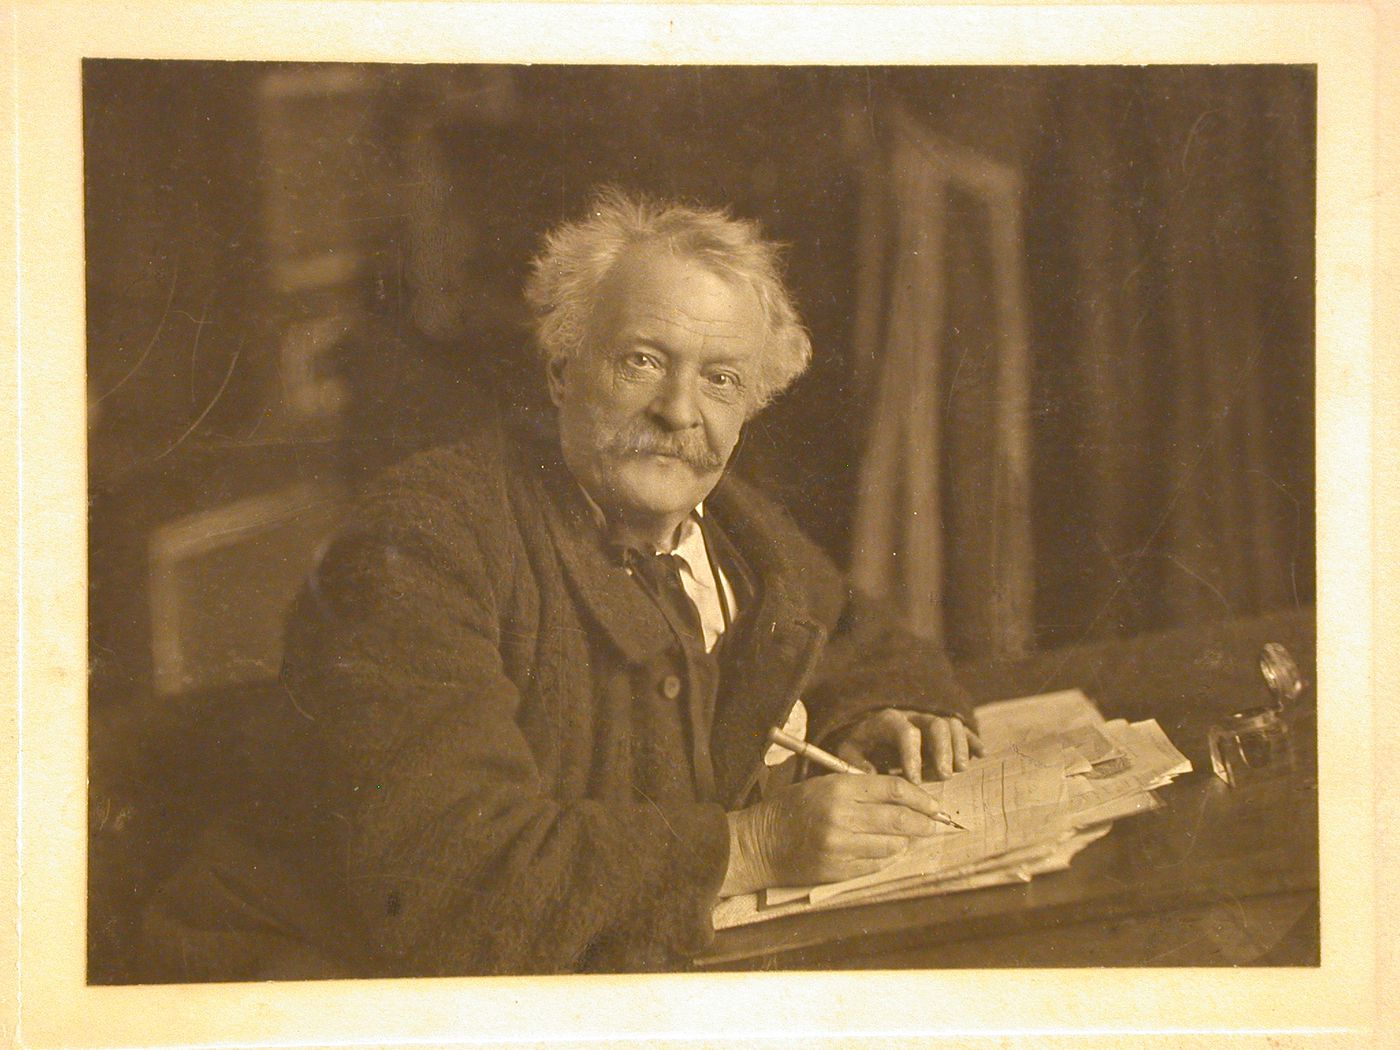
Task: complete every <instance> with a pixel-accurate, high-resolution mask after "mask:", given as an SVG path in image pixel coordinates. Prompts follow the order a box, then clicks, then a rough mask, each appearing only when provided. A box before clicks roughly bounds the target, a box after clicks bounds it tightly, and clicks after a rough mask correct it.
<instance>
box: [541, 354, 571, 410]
mask: <svg viewBox="0 0 1400 1050" xmlns="http://www.w3.org/2000/svg"><path fill="white" fill-rule="evenodd" d="M568 366H569V358H568V356H567V355H565V354H555V355H554V356H553V357H551V358H550V359H549V364H548V365H546V366H545V375H546V376H547V377H548V379H549V399H550V400H551V401H553V402H554V407H555V408H561V407H563V402H564V370H565V369H566V368H568Z"/></svg>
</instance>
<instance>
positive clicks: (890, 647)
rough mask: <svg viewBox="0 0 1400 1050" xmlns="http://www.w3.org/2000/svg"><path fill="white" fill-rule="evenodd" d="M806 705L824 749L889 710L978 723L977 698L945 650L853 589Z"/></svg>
mask: <svg viewBox="0 0 1400 1050" xmlns="http://www.w3.org/2000/svg"><path fill="white" fill-rule="evenodd" d="M804 700H805V702H806V704H807V708H808V712H809V715H810V718H811V722H810V726H809V735H810V736H811V738H812V740H813V741H814V742H816V743H818V744H821V743H823V742H830V741H831V740H832V739H833V738H834V737H836V736H838V735H839V734H840V733H841V732H842V731H843V730H845V729H847V728H849V727H850V726H852V725H853V724H855V723H856V722H858V721H859V720H860V719H861V718H863V717H864V716H865V715H867V714H870V713H871V712H873V711H877V710H880V709H882V708H887V707H898V708H904V709H906V710H913V711H928V712H932V713H936V714H944V715H956V716H957V717H959V718H962V719H963V720H964V721H965V722H967V723H968V724H969V725H971V724H972V705H973V702H972V698H971V696H970V695H969V694H968V693H967V691H966V690H965V689H964V688H963V687H962V686H961V685H960V684H959V683H958V680H957V678H956V676H955V675H954V673H953V668H952V665H951V664H950V663H949V661H948V657H947V655H946V654H945V653H944V651H943V650H942V649H941V648H939V647H938V646H936V645H934V644H932V643H931V642H928V641H925V640H923V639H921V638H918V637H917V636H915V635H913V634H911V633H910V632H908V631H907V630H905V629H904V628H903V627H901V626H900V625H899V622H898V620H897V618H896V617H895V615H894V612H893V610H892V609H891V608H890V606H889V605H888V603H886V602H883V601H879V600H876V599H874V598H871V597H869V596H867V595H864V594H862V593H860V592H859V591H855V590H851V589H847V590H846V592H845V596H844V601H843V603H842V608H841V613H840V615H839V617H838V618H837V621H836V624H835V626H834V628H833V629H832V632H831V636H830V639H829V641H828V642H827V647H826V651H825V653H824V655H823V658H822V661H821V664H820V665H819V667H818V670H817V675H816V677H815V678H814V680H813V682H812V683H811V685H809V686H808V688H807V691H806V694H805V697H804Z"/></svg>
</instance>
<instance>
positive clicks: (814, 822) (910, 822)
mask: <svg viewBox="0 0 1400 1050" xmlns="http://www.w3.org/2000/svg"><path fill="white" fill-rule="evenodd" d="M937 812H938V807H937V806H936V805H935V804H934V802H933V799H931V798H929V796H928V795H927V794H925V792H924V791H923V790H922V789H920V788H918V787H915V786H914V785H913V784H910V783H909V782H908V781H907V780H904V779H903V778H902V777H891V776H877V775H869V776H858V775H855V774H842V773H837V774H832V775H830V776H821V777H816V778H814V779H812V780H804V781H802V782H801V783H798V784H793V785H791V786H790V787H786V788H783V789H781V790H779V791H777V792H775V793H774V794H773V795H772V796H771V797H770V798H766V799H764V800H763V801H762V802H760V803H758V804H757V805H754V806H750V807H749V808H748V809H742V810H739V811H737V812H734V813H730V814H729V868H728V870H727V872H726V873H725V879H724V886H723V887H722V889H721V891H720V893H721V895H722V896H726V897H728V896H733V895H735V894H738V893H748V892H751V891H753V890H757V889H762V888H764V887H767V886H807V885H813V884H816V883H822V882H837V881H839V880H841V879H849V878H854V877H855V876H857V875H864V874H866V873H867V872H871V871H875V870H876V869H877V868H879V867H880V866H881V865H882V864H884V863H885V862H887V861H888V860H889V859H890V858H891V857H893V856H894V855H895V854H897V853H899V852H901V851H902V850H903V849H904V848H905V847H906V846H907V845H908V844H909V842H910V840H911V839H918V838H924V837H927V836H929V835H933V834H937V833H939V832H940V831H941V830H942V829H941V825H939V824H938V822H937V821H935V820H934V819H933V815H934V814H935V813H937Z"/></svg>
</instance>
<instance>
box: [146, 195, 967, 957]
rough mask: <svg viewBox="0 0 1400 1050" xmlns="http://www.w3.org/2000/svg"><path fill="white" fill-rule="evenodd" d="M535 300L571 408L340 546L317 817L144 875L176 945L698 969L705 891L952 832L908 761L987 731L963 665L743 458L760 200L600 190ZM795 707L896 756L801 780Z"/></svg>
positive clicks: (317, 717) (316, 683)
mask: <svg viewBox="0 0 1400 1050" xmlns="http://www.w3.org/2000/svg"><path fill="white" fill-rule="evenodd" d="M527 296H528V299H529V302H530V305H531V307H532V308H533V311H534V315H535V319H536V334H537V340H538V350H539V353H540V357H541V366H542V370H543V373H544V376H545V379H546V381H547V384H548V392H549V395H550V400H551V401H552V402H553V405H554V407H555V410H556V412H555V423H556V424H557V425H554V426H551V427H550V428H548V431H547V432H546V433H540V432H539V429H538V428H536V431H535V432H534V433H530V432H529V431H528V429H526V430H521V429H520V428H513V427H511V426H508V425H506V424H505V423H503V422H502V421H501V419H500V418H499V413H497V412H493V411H491V410H489V409H483V412H482V418H480V419H472V420H464V421H463V430H464V436H463V439H462V441H461V442H460V443H459V444H457V445H455V446H452V447H449V448H444V449H439V450H435V451H433V452H430V453H427V454H424V455H420V456H417V457H415V458H412V459H410V460H409V461H407V462H406V463H404V464H402V465H401V466H399V467H398V468H396V469H394V470H393V471H391V472H390V473H389V474H388V475H387V476H386V477H384V478H383V479H382V480H381V481H380V482H379V483H378V484H377V486H376V487H375V488H374V489H373V490H372V491H371V492H370V493H369V494H368V495H367V497H366V498H365V499H364V500H363V501H362V503H361V505H360V507H359V509H358V510H357V512H356V513H355V514H354V515H353V516H352V518H351V520H350V521H349V523H348V525H347V527H346V529H345V531H344V533H343V534H342V535H341V537H340V538H339V539H338V541H337V542H336V543H335V544H334V545H333V546H332V548H331V549H330V551H329V552H328V553H327V555H326V557H325V558H324V560H323V562H322V564H321V566H320V567H319V569H318V570H317V572H316V574H315V575H314V577H313V578H312V580H311V581H310V582H309V585H308V587H307V588H306V590H305V593H304V594H303V596H302V598H301V600H300V602H299V603H298V606H297V608H296V609H295V610H294V611H293V614H292V619H291V623H290V627H289V634H288V645H287V655H286V661H285V669H284V675H283V680H284V684H285V687H286V690H287V693H288V697H289V701H290V703H291V704H292V705H293V706H294V707H295V709H296V710H297V711H298V712H300V713H302V714H303V715H304V719H305V735H306V739H305V741H304V743H305V747H306V754H307V755H308V756H314V757H310V758H308V760H307V763H308V768H311V769H314V775H310V776H308V777H307V778H306V779H307V781H308V782H310V781H312V780H314V781H315V786H314V787H313V788H308V790H307V793H306V794H307V797H306V798H304V799H301V800H300V801H301V803H302V804H303V807H304V809H306V810H307V811H310V812H313V813H314V816H315V819H314V820H313V821H312V823H311V824H304V823H301V822H300V821H295V820H287V821H283V823H282V827H283V830H284V834H283V836H282V839H283V841H282V846H281V849H280V852H274V853H262V852H258V851H257V850H255V849H254V848H253V847H252V846H250V845H248V844H247V841H246V839H247V834H246V825H245V831H244V832H240V833H238V834H234V833H232V832H225V833H222V834H221V836H217V837H219V838H220V840H221V841H220V842H219V843H218V844H217V845H218V846H219V849H218V850H214V849H206V850H205V851H204V852H203V853H202V855H201V857H200V858H197V859H196V860H195V861H194V862H192V864H191V865H189V866H187V868H186V870H185V871H184V872H183V873H182V875H181V877H180V879H179V880H177V885H176V886H173V887H171V888H170V889H169V890H168V891H167V893H166V894H165V895H164V897H163V898H162V900H161V901H159V902H158V904H157V907H156V908H155V909H153V912H152V915H151V922H150V926H149V928H150V929H151V931H152V933H153V935H154V936H155V937H156V939H157V940H158V941H163V943H164V945H165V949H166V953H167V955H169V956H171V957H174V956H175V955H180V956H181V958H182V959H183V960H184V964H183V965H184V966H185V967H186V970H187V971H188V972H190V975H191V976H222V977H225V978H228V977H230V976H250V977H251V976H270V975H277V976H315V975H318V974H324V975H334V974H340V975H355V974H366V975H367V974H376V975H383V974H405V975H410V974H413V975H428V974H465V973H527V972H569V971H584V970H595V971H596V970H614V971H615V970H632V971H638V970H656V969H672V968H677V967H681V966H683V965H684V963H685V960H686V959H687V958H688V957H689V956H692V955H693V954H695V953H696V952H698V951H700V950H702V949H703V948H704V947H705V946H706V944H707V943H708V941H709V940H710V938H711V937H712V936H713V932H712V928H711V925H710V919H709V916H710V912H711V909H712V908H713V906H714V904H715V901H716V900H717V899H718V898H719V897H721V896H725V895H730V894H735V893H741V892H746V891H751V890H755V889H759V888H761V887H765V886H773V885H790V884H801V883H811V882H818V881H825V880H831V879H837V878H842V877H847V876H852V875H856V874H859V873H863V872H866V871H869V870H872V869H874V868H875V867H877V866H878V865H879V864H880V863H881V862H882V861H883V860H884V859H886V858H888V857H890V856H892V855H893V854H895V853H897V852H898V851H900V850H902V849H903V848H905V846H906V845H907V844H908V842H909V841H910V840H911V839H915V838H918V837H920V836H924V835H928V834H931V833H933V832H934V829H935V827H936V824H935V823H934V820H933V814H934V812H935V810H934V808H933V806H932V805H931V803H930V801H929V799H928V796H927V795H926V794H925V793H924V792H923V791H922V790H920V789H919V788H918V787H917V786H916V784H917V782H918V780H919V779H920V776H921V775H932V776H940V777H941V776H947V775H949V774H951V773H952V772H953V771H955V770H957V769H960V768H962V767H963V765H965V763H966V762H967V761H968V757H969V753H970V751H971V750H975V748H976V746H977V745H976V740H975V738H974V737H972V736H971V734H970V733H969V732H968V731H967V730H966V729H965V727H964V724H963V722H962V720H961V717H960V716H961V715H962V713H963V712H964V711H965V706H964V697H963V694H962V693H961V691H960V690H959V688H958V687H957V685H956V684H955V683H954V681H953V678H952V675H951V673H950V670H949V668H948V666H947V663H946V660H944V658H943V657H942V656H941V655H940V654H939V653H938V652H936V651H933V650H930V649H929V648H927V647H926V646H923V645H921V644H920V643H918V642H917V641H915V640H914V639H912V638H910V637H908V636H906V635H904V634H902V633H901V632H900V631H899V630H898V629H897V628H895V627H893V626H892V625H891V624H890V623H889V622H888V621H887V620H886V619H884V618H882V616H881V615H880V610H879V609H878V608H876V607H873V606H872V605H870V603H866V602H862V601H861V600H859V599H858V598H857V597H856V596H854V595H852V594H851V593H850V592H849V590H848V588H847V587H846V585H845V583H844V582H843V580H842V578H841V576H840V575H839V574H838V573H837V571H836V570H835V569H834V568H833V566H832V565H831V564H830V562H829V561H828V560H827V559H826V558H825V557H824V556H823V555H822V554H821V553H820V552H819V551H818V550H817V549H816V548H815V547H814V546H813V545H812V544H811V543H810V542H809V541H807V540H806V539H804V538H803V536H802V535H801V534H800V533H799V532H798V531H797V529H796V528H795V527H794V526H793V524H792V523H791V522H790V520H789V519H788V518H787V517H786V516H785V515H784V514H783V513H782V512H781V511H780V510H779V509H778V508H777V507H775V506H774V505H773V504H772V503H770V502H768V501H767V500H765V499H764V498H763V497H761V496H760V495H759V494H758V493H756V492H754V491H753V490H752V489H750V488H749V487H747V486H746V485H744V484H743V483H742V482H740V481H739V480H738V479H736V478H734V477H731V476H729V475H727V474H726V473H725V468H726V465H727V464H728V462H729V458H730V455H731V454H732V452H733V451H734V448H735V446H736V444H737V442H738V440H739V436H740V432H741V430H742V428H743V426H744V424H745V423H746V422H747V421H748V420H749V419H750V418H751V417H752V416H753V415H754V414H755V413H756V412H758V411H759V410H760V409H761V408H762V407H763V406H764V405H765V404H766V403H767V402H768V401H770V400H771V399H772V398H773V397H775V396H776V395H777V394H779V393H780V392H781V391H782V390H783V389H784V388H785V387H786V386H787V385H788V384H789V383H791V382H792V380H793V379H795V378H796V377H797V375H798V374H799V373H800V372H801V371H802V370H803V368H804V367H805V366H806V363H807V360H808V357H809V355H810V347H809V341H808V338H807V335H806V333H805V332H804V330H803V329H802V327H801V325H800V324H799V322H798V320H797V317H796V314H795V311H794V309H793V307H792V305H791V303H790V301H789V298H788V296H787V293H786V292H785V290H784V289H783V286H782V283H781V280H780V278H779V275H778V269H777V260H776V254H775V250H774V248H773V246H772V245H770V244H768V243H766V242H764V241H763V240H762V239H761V238H760V236H759V234H758V231H757V229H756V227H755V226H754V225H752V224H750V223H747V222H742V221H736V220H734V219H731V218H730V217H728V216H727V215H726V214H724V213H720V212H714V211H708V210H701V209H695V208H690V207H684V206H679V205H660V204H654V203H650V202H646V201H637V200H633V199H629V198H627V197H625V196H622V195H620V194H618V193H614V192H609V193H604V194H602V195H601V196H599V197H598V198H597V199H595V200H594V201H593V203H592V205H591V206H590V208H589V210H588V212H587V214H586V217H585V218H584V219H582V220H581V221H579V222H577V223H573V224H570V225H567V226H564V227H563V228H561V229H559V230H557V231H555V232H554V233H553V234H552V235H551V236H550V237H549V238H548V241H547V244H546V247H545V249H544V251H543V252H542V254H541V255H540V256H539V258H538V259H537V260H536V262H535V264H534V269H533V273H532V276H531V278H530V281H529V285H528V288H527ZM804 723H805V730H804ZM784 725H786V726H787V727H788V729H789V730H790V731H793V732H797V733H802V732H804V731H805V732H806V735H807V736H808V738H809V739H812V740H815V741H817V742H820V743H823V744H825V745H826V746H828V747H831V748H835V749H836V750H837V751H838V752H839V753H840V754H841V755H843V756H844V757H846V758H847V759H848V760H850V761H852V762H856V763H859V764H861V765H862V766H863V767H864V768H866V769H869V770H871V771H874V769H875V764H876V763H881V764H883V765H884V766H885V767H886V768H888V767H891V766H895V765H898V766H899V767H901V769H902V771H903V776H892V775H879V774H876V775H852V774H833V775H821V776H812V777H808V778H805V779H796V780H793V778H792V777H791V776H789V775H787V774H788V773H789V772H790V770H791V766H792V765H793V763H791V762H789V763H784V764H782V765H779V764H778V763H777V761H776V760H777V758H778V757H779V756H777V755H775V754H774V753H773V752H772V751H771V750H770V748H769V743H768V730H769V728H770V727H774V726H779V727H781V726H784ZM769 763H772V765H771V767H770V765H769ZM291 793H292V794H297V792H291ZM271 823H274V824H275V823H277V822H276V821H272V822H271ZM312 827H314V828H315V829H317V830H314V831H313V830H308V829H309V828H312ZM289 828H290V829H294V831H293V833H285V832H286V830H287V829H289ZM266 837H267V836H264V838H266ZM276 837H277V836H275V835H274V836H272V838H276ZM259 849H261V847H259ZM216 856H217V857H218V858H219V859H213V858H215V857H216ZM274 856H275V857H277V858H278V859H276V860H275V861H274V860H270V859H266V858H271V857H274ZM239 858H241V859H239ZM255 858H264V859H262V860H257V859H255ZM257 868H260V870H261V871H262V874H254V871H253V869H257ZM268 871H270V872H271V873H273V874H274V875H276V876H277V877H278V878H281V879H282V880H283V883H282V885H281V886H280V887H279V888H278V889H277V890H275V891H269V889H268V886H267V879H266V873H267V872H268ZM291 883H295V885H296V886H297V887H298V888H297V889H295V890H290V889H287V888H286V887H287V885H288V884H291ZM214 891H217V893H215V892H214ZM215 895H217V896H223V897H225V900H224V902H223V903H214V902H213V901H212V899H211V898H212V896H215ZM196 897H198V898H200V903H199V904H197V905H196V904H193V903H190V901H191V900H192V899H194V898H196ZM228 897H232V898H233V899H234V901H235V902H236V903H232V904H231V903H229V900H228V899H227V898H228ZM230 916H236V917H234V918H231V917H230ZM230 930H239V931H245V932H250V933H251V936H241V935H239V936H238V937H237V941H238V943H237V946H236V947H235V946H234V943H233V939H232V938H231V935H230V933H229V931H230ZM221 951H224V952H230V953H232V956H234V957H236V958H237V960H238V961H237V962H226V964H224V965H220V964H219V963H217V962H211V961H208V960H211V959H212V958H213V957H215V956H217V955H218V954H219V953H220V952H221ZM191 958H194V959H198V960H205V961H203V962H198V963H194V964H191V963H190V962H189V960H190V959H191Z"/></svg>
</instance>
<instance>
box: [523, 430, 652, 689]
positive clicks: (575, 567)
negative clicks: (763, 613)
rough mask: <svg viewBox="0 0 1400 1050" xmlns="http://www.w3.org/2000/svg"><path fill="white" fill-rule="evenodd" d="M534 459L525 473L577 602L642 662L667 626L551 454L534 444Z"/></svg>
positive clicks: (628, 653)
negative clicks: (527, 473) (529, 478)
mask: <svg viewBox="0 0 1400 1050" xmlns="http://www.w3.org/2000/svg"><path fill="white" fill-rule="evenodd" d="M531 450H532V452H533V453H534V454H535V458H536V460H537V463H536V469H534V470H532V471H530V475H531V482H530V483H531V484H532V485H534V486H535V487H536V488H537V490H538V491H537V494H536V499H537V502H538V503H539V505H540V506H541V507H542V508H543V513H544V518H545V526H546V528H548V530H549V533H550V536H551V538H552V539H553V541H554V549H555V550H556V551H557V552H558V554H559V561H560V564H561V566H562V567H563V570H564V575H565V577H566V578H567V579H568V582H569V586H570V589H571V590H572V591H573V593H574V596H575V598H576V599H577V600H578V602H579V603H580V604H581V605H582V606H583V607H584V608H585V609H586V610H587V611H588V613H589V615H590V616H591V618H592V619H593V620H594V621H595V622H596V623H597V625H598V626H599V627H600V628H601V629H602V631H603V633H604V634H606V635H607V637H608V638H609V640H610V641H611V642H612V643H613V645H615V646H616V647H617V649H618V650H619V651H620V652H621V653H622V655H623V656H624V658H625V659H626V660H627V661H628V662H629V663H633V664H637V663H642V662H644V661H646V660H648V659H650V658H651V657H653V656H655V655H656V654H657V653H658V652H660V651H661V650H662V649H664V648H665V647H666V646H667V645H668V644H670V642H671V629H670V627H669V626H668V625H667V623H666V620H665V618H664V617H663V616H662V614H661V612H660V610H658V609H657V607H656V603H654V602H653V601H651V599H649V598H648V597H647V596H646V594H645V593H643V591H642V589H641V588H640V587H638V586H637V584H636V582H635V581H633V580H632V579H631V578H630V577H629V576H628V575H627V570H626V569H625V568H624V567H623V566H622V564H621V563H620V562H619V561H617V560H616V559H615V558H613V557H612V556H611V554H610V553H609V551H608V547H607V543H606V541H605V539H604V537H603V534H602V531H601V530H600V529H599V528H598V525H597V523H596V522H595V521H594V520H593V518H592V516H591V515H590V513H589V510H588V505H587V504H586V503H585V502H584V498H583V493H582V492H581V491H580V490H579V487H578V483H577V482H576V481H575V480H574V477H573V475H572V474H571V473H569V470H568V468H567V467H565V466H564V464H563V463H562V462H561V461H560V460H559V457H558V454H557V452H556V453H554V454H552V455H551V454H550V452H549V451H548V447H547V446H543V445H541V444H539V443H534V444H533V445H532V448H531Z"/></svg>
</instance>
